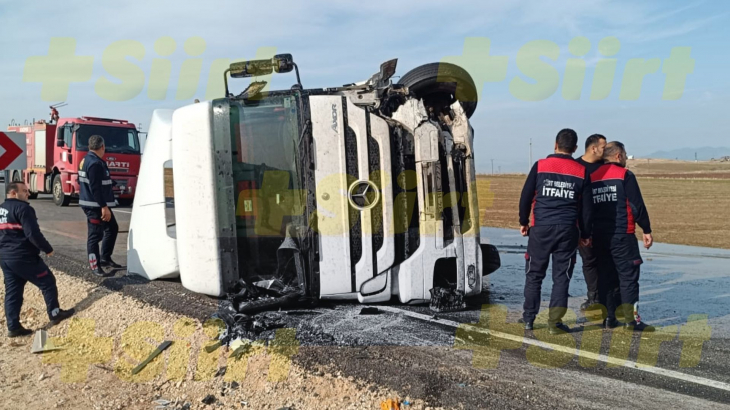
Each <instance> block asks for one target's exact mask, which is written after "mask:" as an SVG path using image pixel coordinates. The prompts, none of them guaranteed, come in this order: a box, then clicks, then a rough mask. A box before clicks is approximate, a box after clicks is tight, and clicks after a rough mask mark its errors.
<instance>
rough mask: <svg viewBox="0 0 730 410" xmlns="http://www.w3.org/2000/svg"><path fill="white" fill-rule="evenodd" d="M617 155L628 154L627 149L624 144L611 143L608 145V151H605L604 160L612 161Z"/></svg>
mask: <svg viewBox="0 0 730 410" xmlns="http://www.w3.org/2000/svg"><path fill="white" fill-rule="evenodd" d="M616 154H626V147H625V146H624V144H622V143H620V142H618V141H611V142H609V143H608V144H606V149H604V150H603V159H604V160H607V159H610V158H611V157H613V156H615V155H616Z"/></svg>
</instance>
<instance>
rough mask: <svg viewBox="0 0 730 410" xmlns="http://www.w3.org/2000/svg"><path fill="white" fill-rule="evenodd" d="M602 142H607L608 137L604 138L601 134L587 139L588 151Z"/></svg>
mask: <svg viewBox="0 0 730 410" xmlns="http://www.w3.org/2000/svg"><path fill="white" fill-rule="evenodd" d="M600 140H604V141H605V140H606V137H604V136H603V135H601V134H593V135H591V136H590V137H588V138H587V139H586V151H588V148H590V147H592V146H594V145H596V144H598V141H600Z"/></svg>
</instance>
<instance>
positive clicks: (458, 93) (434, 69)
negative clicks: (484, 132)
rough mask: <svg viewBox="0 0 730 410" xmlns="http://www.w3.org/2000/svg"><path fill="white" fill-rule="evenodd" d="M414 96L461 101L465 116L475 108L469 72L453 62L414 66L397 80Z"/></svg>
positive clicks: (474, 89)
mask: <svg viewBox="0 0 730 410" xmlns="http://www.w3.org/2000/svg"><path fill="white" fill-rule="evenodd" d="M398 84H402V85H405V86H406V87H408V89H409V90H410V91H411V93H413V94H414V95H415V96H416V97H418V98H422V99H424V100H428V99H430V98H448V100H449V101H450V103H453V102H454V101H455V100H456V99H458V100H459V101H460V102H461V106H462V107H463V108H464V112H465V113H466V116H467V118H471V116H472V114H474V111H475V110H476V109H477V96H478V93H477V87H476V86H475V85H474V80H473V79H472V78H471V75H469V72H467V71H466V70H464V69H463V68H461V67H459V66H458V65H455V64H450V63H430V64H424V65H422V66H419V67H416V68H414V69H413V70H411V71H409V72H407V73H406V74H405V75H404V76H403V77H401V78H400V80H398Z"/></svg>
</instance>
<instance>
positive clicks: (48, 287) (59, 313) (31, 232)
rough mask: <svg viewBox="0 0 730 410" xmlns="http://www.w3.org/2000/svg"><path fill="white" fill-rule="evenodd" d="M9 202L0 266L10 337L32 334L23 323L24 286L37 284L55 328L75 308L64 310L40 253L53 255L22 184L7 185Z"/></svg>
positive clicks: (3, 211) (1, 220) (1, 224)
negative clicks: (21, 311) (21, 321)
mask: <svg viewBox="0 0 730 410" xmlns="http://www.w3.org/2000/svg"><path fill="white" fill-rule="evenodd" d="M6 185H7V188H6V190H5V193H6V197H7V199H6V201H5V202H4V203H3V204H2V205H0V266H1V267H2V270H3V278H4V280H5V319H6V320H7V325H8V337H18V336H28V335H30V334H33V331H31V330H28V329H26V328H24V327H23V326H22V325H21V324H20V309H21V307H22V306H23V292H24V290H25V284H26V283H27V282H30V283H32V284H34V285H36V286H37V287H38V288H39V289H40V290H41V293H43V299H44V300H45V301H46V310H47V311H48V319H49V320H50V321H51V324H52V325H55V324H57V323H58V322H60V321H62V320H64V319H67V318H69V317H71V316H72V315H73V314H74V309H69V310H61V308H60V307H59V305H58V288H56V278H55V276H53V272H51V270H50V269H49V268H48V266H46V264H45V262H43V259H41V257H40V253H41V251H43V252H44V253H45V254H46V255H48V256H52V255H53V247H51V244H49V243H48V241H47V240H46V238H45V237H44V236H43V234H42V233H41V229H40V227H38V218H37V217H36V215H35V210H33V207H31V206H30V204H28V196H29V194H30V192H29V191H28V187H27V186H26V185H25V184H24V183H23V182H6Z"/></svg>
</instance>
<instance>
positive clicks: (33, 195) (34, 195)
mask: <svg viewBox="0 0 730 410" xmlns="http://www.w3.org/2000/svg"><path fill="white" fill-rule="evenodd" d="M37 175H38V174H31V175H30V187H32V188H31V189H30V194H29V195H28V199H36V198H38V191H35V192H33V189H36V188H35V187H36V183H37V182H38V181H37V180H36V178H37Z"/></svg>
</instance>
